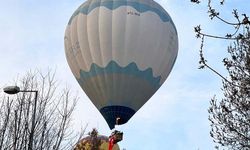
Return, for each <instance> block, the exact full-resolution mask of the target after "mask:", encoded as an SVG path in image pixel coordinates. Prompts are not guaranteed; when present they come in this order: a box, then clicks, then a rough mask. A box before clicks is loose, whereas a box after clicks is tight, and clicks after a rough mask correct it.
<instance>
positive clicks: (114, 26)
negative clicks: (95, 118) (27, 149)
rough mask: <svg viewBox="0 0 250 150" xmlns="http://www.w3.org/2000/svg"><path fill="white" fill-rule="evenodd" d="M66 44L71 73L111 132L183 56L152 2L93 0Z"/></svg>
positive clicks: (77, 16) (72, 25)
mask: <svg viewBox="0 0 250 150" xmlns="http://www.w3.org/2000/svg"><path fill="white" fill-rule="evenodd" d="M64 42H65V52H66V58H67V61H68V64H69V66H70V68H71V71H72V72H73V74H74V76H75V78H76V79H77V81H78V83H79V84H80V86H81V87H82V89H83V90H84V92H85V93H86V95H87V96H88V97H89V99H90V100H91V101H92V103H93V104H94V105H95V107H96V108H97V109H98V110H99V111H100V113H101V114H102V116H103V117H104V118H105V120H106V122H107V123H108V125H109V127H110V129H113V128H114V126H115V124H116V123H117V120H118V122H119V124H124V123H126V122H127V121H128V120H129V119H130V118H131V117H132V116H133V115H134V114H135V113H136V112H137V111H138V110H139V109H140V108H141V107H142V106H143V105H144V104H145V103H146V102H147V101H148V100H149V99H150V98H151V96H152V95H153V94H154V93H155V92H156V91H157V90H158V89H159V88H160V86H161V85H162V84H163V83H164V81H165V80H166V79H167V77H168V75H169V73H170V71H171V70H172V67H173V65H174V63H175V60H176V57H177V53H178V36H177V30H176V27H175V25H174V23H173V21H172V19H171V17H170V16H169V14H168V13H167V12H166V11H165V10H164V9H163V8H162V7H161V6H160V5H159V4H157V3H156V2H155V1H153V0H88V1H86V2H85V3H83V4H82V5H81V6H80V7H79V8H78V9H77V10H76V11H75V12H74V13H73V15H72V17H71V18H70V20H69V22H68V25H67V27H66V31H65V38H64Z"/></svg>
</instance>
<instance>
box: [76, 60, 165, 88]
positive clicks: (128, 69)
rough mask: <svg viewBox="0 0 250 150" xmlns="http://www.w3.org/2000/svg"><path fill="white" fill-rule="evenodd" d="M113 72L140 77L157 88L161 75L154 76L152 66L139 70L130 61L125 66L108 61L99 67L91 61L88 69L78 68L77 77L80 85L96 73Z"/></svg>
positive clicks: (96, 74)
mask: <svg viewBox="0 0 250 150" xmlns="http://www.w3.org/2000/svg"><path fill="white" fill-rule="evenodd" d="M113 73H121V74H126V75H133V76H136V77H138V78H142V79H144V80H146V81H148V83H150V84H151V85H152V86H153V87H155V88H157V89H158V88H159V87H160V86H161V85H160V80H161V76H158V77H154V76H153V71H152V68H148V69H146V70H143V71H141V70H139V68H138V67H137V65H136V64H135V63H134V62H132V63H130V64H128V65H127V66H125V67H121V66H119V65H118V64H117V63H116V62H115V61H110V62H109V64H108V65H107V66H106V67H104V68H103V67H100V66H98V65H96V64H95V63H93V64H92V65H91V67H90V70H89V71H83V70H80V79H77V80H78V81H79V82H80V83H81V84H82V85H84V81H85V80H87V79H88V78H91V77H95V76H98V75H104V74H113Z"/></svg>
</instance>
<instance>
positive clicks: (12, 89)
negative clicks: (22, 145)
mask: <svg viewBox="0 0 250 150" xmlns="http://www.w3.org/2000/svg"><path fill="white" fill-rule="evenodd" d="M3 91H4V92H5V93H7V94H17V93H19V92H34V93H35V104H34V108H33V114H32V124H31V130H30V135H29V144H28V150H32V148H33V137H34V132H35V120H36V104H37V95H38V91H37V90H20V88H19V87H18V86H8V87H5V88H4V89H3Z"/></svg>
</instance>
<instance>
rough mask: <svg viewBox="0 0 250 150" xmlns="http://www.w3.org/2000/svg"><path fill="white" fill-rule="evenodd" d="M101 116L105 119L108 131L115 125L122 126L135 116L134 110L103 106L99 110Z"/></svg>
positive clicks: (123, 107)
mask: <svg viewBox="0 0 250 150" xmlns="http://www.w3.org/2000/svg"><path fill="white" fill-rule="evenodd" d="M100 112H101V114H102V116H103V117H104V118H105V120H106V122H107V123H108V125H109V128H110V129H113V128H114V127H115V125H116V124H117V125H122V124H125V123H127V122H128V120H129V119H130V118H131V117H132V116H133V115H134V114H135V110H133V109H131V108H129V107H125V106H116V105H113V106H105V107H102V108H101V109H100Z"/></svg>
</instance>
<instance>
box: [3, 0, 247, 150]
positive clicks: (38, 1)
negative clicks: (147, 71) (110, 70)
mask: <svg viewBox="0 0 250 150" xmlns="http://www.w3.org/2000/svg"><path fill="white" fill-rule="evenodd" d="M83 2H84V0H8V1H6V0H0V88H1V91H2V88H3V87H4V86H6V85H8V84H9V83H13V82H12V81H13V79H14V78H15V77H16V76H18V75H19V76H21V75H23V74H24V73H25V72H27V71H29V70H35V69H40V70H44V71H46V70H47V69H48V68H52V69H55V68H56V70H57V77H58V81H60V82H61V83H62V84H63V85H65V84H66V85H67V86H69V87H71V89H72V90H73V91H78V93H79V96H80V101H79V103H78V107H77V111H76V113H75V115H74V128H75V129H79V128H80V127H81V126H85V125H86V124H88V128H87V130H91V129H92V128H94V127H95V128H97V129H98V130H99V132H100V133H101V134H105V135H108V134H110V130H109V128H108V125H107V124H106V122H105V120H104V119H103V118H102V116H101V115H100V113H99V112H98V110H96V108H95V107H94V105H93V104H92V103H91V102H90V100H89V99H88V98H87V97H86V95H85V94H84V92H83V91H82V90H81V88H80V86H79V85H78V83H77V82H76V80H75V79H74V77H73V75H72V73H71V71H70V69H69V67H68V65H67V62H66V58H65V54H64V31H65V28H66V25H67V22H68V20H69V18H70V16H71V15H72V14H73V12H74V11H75V10H76V9H77V8H78V6H79V5H80V4H82V3H83ZM156 2H158V3H160V4H161V5H162V6H163V7H164V8H165V9H166V10H167V11H168V13H169V14H170V15H171V17H172V19H173V21H174V23H175V25H176V27H177V31H178V36H179V54H178V58H177V61H176V64H175V66H174V68H173V70H172V72H171V73H170V76H169V77H168V79H167V81H166V82H165V83H164V84H163V86H162V87H161V88H160V89H159V90H158V92H156V94H155V95H154V96H153V97H152V98H151V99H150V100H149V101H148V102H147V103H146V104H145V105H144V106H143V107H142V108H141V109H140V110H139V111H138V112H137V113H136V115H134V117H133V118H132V119H131V120H130V121H129V122H128V123H127V124H126V125H123V126H122V127H120V128H121V129H122V130H123V131H124V141H122V142H121V143H120V147H122V148H126V149H127V150H165V149H168V150H197V149H200V150H211V149H213V143H212V139H211V138H210V136H209V131H210V127H209V124H210V123H209V121H208V119H207V118H208V113H207V108H208V107H209V100H210V99H211V98H212V97H213V96H214V95H215V94H216V95H221V91H220V88H221V81H220V79H219V78H218V77H216V76H215V75H214V74H212V73H211V72H210V71H208V70H198V69H197V68H198V66H199V64H198V61H199V53H198V50H199V46H200V43H199V40H197V39H196V38H195V34H194V32H193V27H194V26H196V25H198V24H201V25H203V27H204V28H205V29H206V31H209V32H212V33H218V31H222V32H223V31H224V29H225V27H224V26H223V25H222V24H212V23H211V22H210V20H209V19H208V15H207V14H206V11H207V10H206V4H205V3H204V4H202V5H200V6H198V5H194V4H192V3H190V1H189V0H185V1H184V0H182V1H177V0H156ZM236 2H238V4H236ZM244 2H245V3H247V2H246V0H230V1H229V0H228V1H226V6H223V9H224V11H223V13H224V14H226V16H228V15H231V12H232V11H231V10H232V8H233V6H238V10H242V12H245V13H247V12H249V10H247V5H244ZM248 9H249V8H248ZM248 14H250V13H248ZM205 46H206V52H205V53H206V55H207V56H208V57H209V58H210V59H209V62H211V64H212V65H213V66H214V67H215V68H217V69H221V68H222V64H221V60H222V56H223V55H224V54H225V50H226V46H225V43H224V42H212V41H210V42H207V43H206V45H205Z"/></svg>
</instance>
